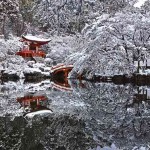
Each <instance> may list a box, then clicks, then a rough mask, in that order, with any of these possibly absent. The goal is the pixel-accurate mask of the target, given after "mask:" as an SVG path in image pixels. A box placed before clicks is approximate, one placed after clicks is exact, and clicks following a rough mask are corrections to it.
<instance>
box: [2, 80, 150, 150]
mask: <svg viewBox="0 0 150 150" xmlns="http://www.w3.org/2000/svg"><path fill="white" fill-rule="evenodd" d="M77 82H78V83H77ZM69 83H70V82H69ZM70 85H71V88H72V89H73V92H64V91H63V92H62V91H59V90H53V89H51V90H50V92H49V93H47V92H46V94H48V95H47V96H48V100H49V101H50V100H51V101H50V105H51V106H52V109H53V111H54V112H53V114H50V115H49V116H48V117H44V116H42V117H37V116H35V117H34V118H33V120H32V124H31V126H28V125H27V124H26V123H24V124H23V123H22V122H23V120H24V119H23V118H22V117H16V118H15V120H13V121H10V119H9V118H8V117H5V118H0V134H1V135H2V136H1V137H0V144H1V145H2V146H3V147H6V148H5V149H12V147H13V148H14V149H16V147H20V149H22V150H28V149H33V150H34V149H39V150H40V149H44V148H47V149H54V150H55V149H56V150H59V149H60V150H63V149H64V150H65V149H66V150H67V149H68V150H74V149H77V150H78V149H82V150H86V149H88V148H90V147H96V146H97V145H101V146H102V147H103V146H104V145H107V146H109V145H111V143H112V142H115V144H116V146H117V147H120V148H121V149H123V148H125V149H132V148H133V147H134V146H135V145H137V146H140V145H148V141H149V137H150V133H149V129H150V128H149V127H150V123H149V102H148V101H147V100H145V96H142V97H143V98H144V100H143V99H141V96H139V95H137V94H138V93H137V92H138V91H137V90H136V89H135V88H134V87H132V86H131V85H125V86H122V85H113V84H110V83H106V84H104V83H89V82H85V81H82V82H80V81H71V83H70ZM7 98H8V97H7ZM54 101H55V102H57V103H55V102H54ZM62 101H63V103H61V102H62ZM53 102H54V103H53ZM72 102H73V103H72ZM81 102H82V103H83V104H84V105H85V106H84V108H83V107H79V106H75V105H74V104H77V103H78V104H79V103H81ZM70 103H71V104H70ZM55 109H57V111H55ZM60 109H62V110H63V111H60ZM58 111H60V112H58ZM79 116H80V117H79ZM4 119H5V121H4ZM19 123H20V124H19ZM8 137H9V138H8ZM43 147H44V148H43Z"/></svg>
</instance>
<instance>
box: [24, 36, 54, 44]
mask: <svg viewBox="0 0 150 150" xmlns="http://www.w3.org/2000/svg"><path fill="white" fill-rule="evenodd" d="M22 40H23V41H31V42H36V43H39V44H40V45H43V44H46V43H48V42H49V41H50V40H51V39H43V38H39V37H36V36H32V35H26V36H24V35H23V36H22Z"/></svg>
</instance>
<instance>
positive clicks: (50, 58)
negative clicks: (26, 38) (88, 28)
mask: <svg viewBox="0 0 150 150" xmlns="http://www.w3.org/2000/svg"><path fill="white" fill-rule="evenodd" d="M50 38H51V41H50V42H49V44H48V45H46V46H45V47H43V48H44V50H45V51H46V53H47V55H46V58H45V59H43V60H42V61H41V60H40V62H37V63H35V62H34V61H29V60H26V59H23V58H22V57H21V56H17V55H15V53H16V52H17V51H18V50H20V48H21V47H22V43H21V42H20V41H19V38H17V37H13V38H12V39H10V40H7V41H5V40H4V39H0V62H1V63H0V72H1V71H3V73H5V74H8V75H12V74H13V75H17V76H18V77H19V78H24V75H25V74H36V73H37V74H41V75H43V76H50V74H49V72H50V67H51V66H53V65H56V64H58V63H61V62H62V63H63V62H64V60H65V58H66V57H67V56H68V55H69V54H71V53H72V52H73V50H74V49H75V47H76V46H75V41H76V40H75V39H76V38H75V37H74V36H53V37H50Z"/></svg>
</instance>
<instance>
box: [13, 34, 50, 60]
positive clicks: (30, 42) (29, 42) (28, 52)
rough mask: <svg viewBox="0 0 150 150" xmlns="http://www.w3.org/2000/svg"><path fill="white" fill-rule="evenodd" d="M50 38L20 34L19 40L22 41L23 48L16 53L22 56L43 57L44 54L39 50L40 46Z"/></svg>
mask: <svg viewBox="0 0 150 150" xmlns="http://www.w3.org/2000/svg"><path fill="white" fill-rule="evenodd" d="M49 41H50V39H43V38H38V37H35V36H31V35H28V36H22V39H21V42H23V43H24V45H23V48H22V49H21V50H20V51H19V52H17V53H16V55H20V56H22V57H24V58H26V57H45V56H46V54H45V52H44V51H42V50H41V46H42V45H44V44H47V43H48V42H49Z"/></svg>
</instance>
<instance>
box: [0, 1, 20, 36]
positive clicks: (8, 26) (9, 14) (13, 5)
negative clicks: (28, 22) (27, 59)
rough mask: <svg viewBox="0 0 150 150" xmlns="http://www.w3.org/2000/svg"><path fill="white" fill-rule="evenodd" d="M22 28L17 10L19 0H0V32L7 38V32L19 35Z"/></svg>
mask: <svg viewBox="0 0 150 150" xmlns="http://www.w3.org/2000/svg"><path fill="white" fill-rule="evenodd" d="M22 30H23V22H22V16H21V14H20V12H19V0H1V1H0V34H3V35H4V36H5V38H8V35H9V34H12V33H13V34H15V35H17V36H20V35H21V33H22Z"/></svg>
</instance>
